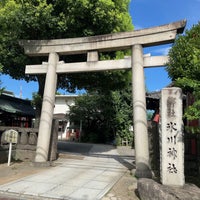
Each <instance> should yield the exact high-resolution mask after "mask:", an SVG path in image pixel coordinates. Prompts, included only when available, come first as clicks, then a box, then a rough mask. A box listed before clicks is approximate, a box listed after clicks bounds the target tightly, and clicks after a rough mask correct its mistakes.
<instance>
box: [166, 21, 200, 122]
mask: <svg viewBox="0 0 200 200" xmlns="http://www.w3.org/2000/svg"><path fill="white" fill-rule="evenodd" d="M169 58H170V59H169V63H168V67H167V71H168V73H169V76H170V77H171V78H172V80H173V81H174V83H175V85H176V86H179V87H181V88H182V89H183V91H184V92H185V93H186V94H187V93H190V94H192V95H193V97H194V99H195V101H194V104H193V105H191V106H189V108H188V109H187V111H186V113H185V116H186V117H187V118H188V119H189V120H193V119H199V118H200V22H199V23H197V24H196V25H193V27H192V28H191V29H190V30H186V32H185V35H181V36H178V38H177V39H176V40H175V43H174V45H173V47H172V48H171V49H170V51H169Z"/></svg>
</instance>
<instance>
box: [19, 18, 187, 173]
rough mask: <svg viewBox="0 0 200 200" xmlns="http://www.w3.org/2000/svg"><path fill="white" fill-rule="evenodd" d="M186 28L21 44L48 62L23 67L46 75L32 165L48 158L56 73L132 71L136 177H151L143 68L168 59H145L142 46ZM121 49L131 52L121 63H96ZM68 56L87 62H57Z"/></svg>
mask: <svg viewBox="0 0 200 200" xmlns="http://www.w3.org/2000/svg"><path fill="white" fill-rule="evenodd" d="M185 25H186V21H185V20H182V21H178V22H174V23H170V24H167V25H162V26H157V27H153V28H147V29H142V30H137V31H129V32H120V33H114V34H107V35H99V36H92V37H82V38H68V39H55V40H23V41H20V44H21V45H22V46H23V47H24V49H25V54H27V55H29V56H48V62H47V63H43V64H41V65H27V66H26V74H46V81H45V88H44V97H43V104H42V113H41V119H40V125H39V136H38V143H37V150H36V157H35V162H46V161H47V159H48V151H49V143H50V134H51V126H52V119H53V109H54V101H55V93H56V85H57V74H59V73H76V72H86V71H87V72H90V71H102V70H117V69H128V68H132V95H133V116H134V117H133V118H134V119H133V122H134V134H135V158H136V173H135V175H136V176H138V177H151V171H150V167H149V150H148V132H147V117H146V96H145V81H144V67H159V66H164V65H165V64H166V63H167V61H168V57H167V56H144V55H143V47H150V46H156V45H162V44H168V43H173V41H174V39H175V37H176V35H177V34H178V33H182V32H183V30H184V27H185ZM124 49H131V50H132V56H131V57H126V58H124V59H120V60H104V61H99V60H98V53H99V52H109V51H116V50H124ZM70 54H87V62H77V63H64V62H62V61H59V55H70Z"/></svg>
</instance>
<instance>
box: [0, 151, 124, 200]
mask: <svg viewBox="0 0 200 200" xmlns="http://www.w3.org/2000/svg"><path fill="white" fill-rule="evenodd" d="M112 153H114V154H115V152H112ZM126 171H127V168H126V167H125V166H124V165H123V164H122V163H120V162H119V161H118V160H117V159H116V158H115V156H113V155H110V156H105V157H104V156H103V157H101V156H100V155H99V156H98V157H95V156H86V157H84V159H82V160H75V159H62V164H61V165H59V166H57V167H54V168H51V169H48V170H45V171H43V172H41V173H38V174H35V175H31V176H28V177H25V178H22V179H19V180H17V181H14V182H10V183H8V184H5V185H1V186H0V193H1V194H8V195H13V196H14V197H15V198H17V197H18V198H19V199H69V200H98V199H101V198H102V197H103V196H104V195H105V194H106V193H107V192H108V191H109V190H110V189H111V188H112V186H113V185H114V184H115V183H116V182H117V181H118V180H119V179H120V178H121V177H122V176H123V175H124V173H125V172H126Z"/></svg>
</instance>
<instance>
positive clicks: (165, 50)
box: [152, 47, 171, 55]
mask: <svg viewBox="0 0 200 200" xmlns="http://www.w3.org/2000/svg"><path fill="white" fill-rule="evenodd" d="M170 48H171V47H162V48H157V49H154V50H153V51H152V52H153V53H156V54H159V55H167V54H168V52H169V50H170Z"/></svg>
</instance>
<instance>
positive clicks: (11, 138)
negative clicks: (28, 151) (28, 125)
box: [4, 129, 18, 143]
mask: <svg viewBox="0 0 200 200" xmlns="http://www.w3.org/2000/svg"><path fill="white" fill-rule="evenodd" d="M17 138H18V132H17V131H15V130H13V129H10V130H7V131H5V138H4V139H5V141H6V142H8V143H17Z"/></svg>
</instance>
